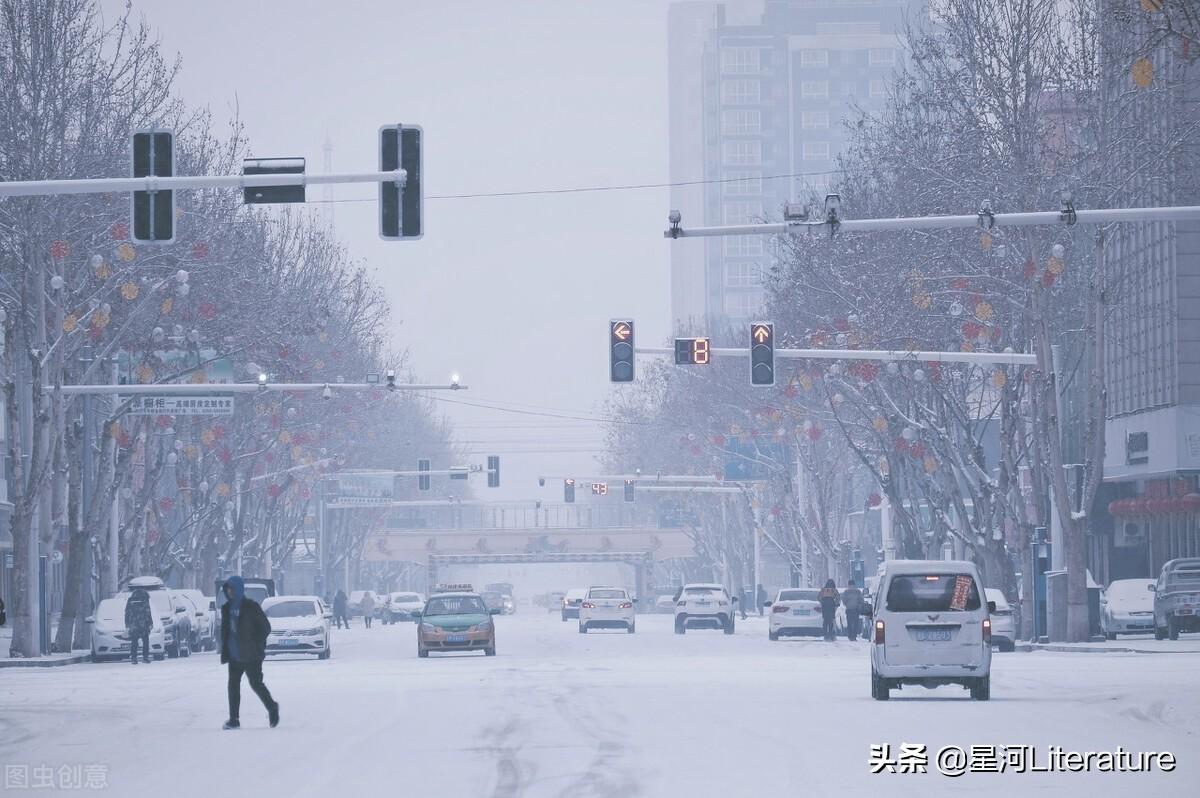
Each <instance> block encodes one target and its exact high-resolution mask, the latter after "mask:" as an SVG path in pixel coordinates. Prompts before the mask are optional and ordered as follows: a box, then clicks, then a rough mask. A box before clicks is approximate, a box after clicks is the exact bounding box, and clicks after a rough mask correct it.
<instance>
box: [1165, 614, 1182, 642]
mask: <svg viewBox="0 0 1200 798" xmlns="http://www.w3.org/2000/svg"><path fill="white" fill-rule="evenodd" d="M1167 637H1168V638H1169V639H1171V640H1178V639H1179V622H1178V621H1176V620H1175V619H1174V618H1168V619H1167Z"/></svg>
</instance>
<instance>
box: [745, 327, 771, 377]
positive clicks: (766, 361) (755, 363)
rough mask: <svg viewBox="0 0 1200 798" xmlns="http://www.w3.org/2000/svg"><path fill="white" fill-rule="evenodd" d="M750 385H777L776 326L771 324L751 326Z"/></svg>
mask: <svg viewBox="0 0 1200 798" xmlns="http://www.w3.org/2000/svg"><path fill="white" fill-rule="evenodd" d="M750 384H751V385H774V384H775V325H774V324H771V323H770V322H766V321H756V322H754V323H753V324H751V325H750Z"/></svg>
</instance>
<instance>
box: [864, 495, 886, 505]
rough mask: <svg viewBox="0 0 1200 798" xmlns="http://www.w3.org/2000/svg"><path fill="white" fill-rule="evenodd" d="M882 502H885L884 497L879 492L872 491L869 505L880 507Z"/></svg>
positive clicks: (868, 501)
mask: <svg viewBox="0 0 1200 798" xmlns="http://www.w3.org/2000/svg"><path fill="white" fill-rule="evenodd" d="M881 504H883V497H882V496H880V495H879V494H878V493H872V494H871V495H870V496H868V497H867V506H869V507H878V506H879V505H881Z"/></svg>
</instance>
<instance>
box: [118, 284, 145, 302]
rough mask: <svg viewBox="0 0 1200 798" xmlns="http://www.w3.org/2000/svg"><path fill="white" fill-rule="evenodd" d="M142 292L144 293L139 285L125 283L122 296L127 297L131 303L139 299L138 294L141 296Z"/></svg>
mask: <svg viewBox="0 0 1200 798" xmlns="http://www.w3.org/2000/svg"><path fill="white" fill-rule="evenodd" d="M141 292H142V289H141V288H139V287H138V284H137V283H133V282H129V283H125V285H123V286H121V296H123V297H125V298H126V299H127V300H129V301H130V302H132V301H133V300H135V299H137V298H138V294H140V293H141Z"/></svg>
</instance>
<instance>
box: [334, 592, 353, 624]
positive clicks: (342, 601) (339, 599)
mask: <svg viewBox="0 0 1200 798" xmlns="http://www.w3.org/2000/svg"><path fill="white" fill-rule="evenodd" d="M349 605H350V599H349V598H348V597H347V596H346V591H344V590H338V592H337V595H336V596H334V597H333V619H334V620H335V621H337V628H339V629H341V628H342V622H343V621H344V622H345V624H346V628H347V629H349V628H350V617H349V616H348V615H346V611H347V610H348V608H349Z"/></svg>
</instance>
